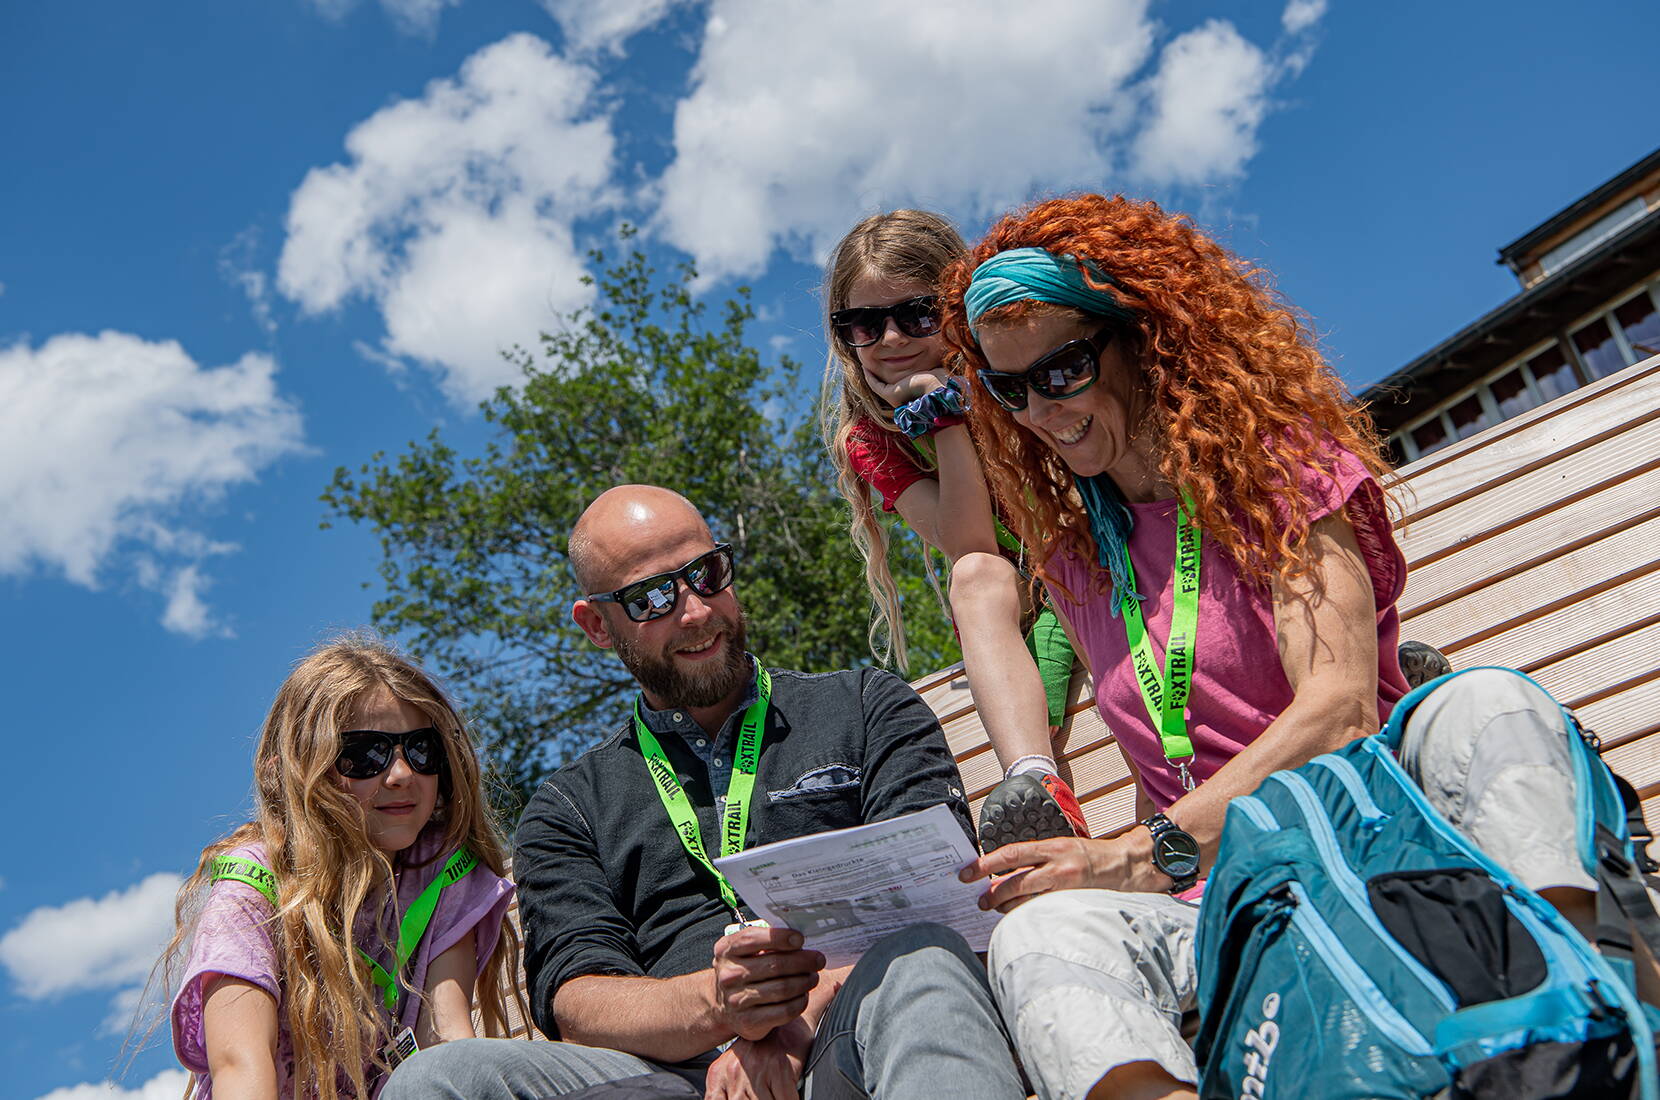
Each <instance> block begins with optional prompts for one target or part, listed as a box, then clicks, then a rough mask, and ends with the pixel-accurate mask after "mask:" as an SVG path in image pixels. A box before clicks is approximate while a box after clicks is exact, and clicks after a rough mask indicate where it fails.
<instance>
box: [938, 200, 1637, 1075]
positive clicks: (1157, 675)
mask: <svg viewBox="0 0 1660 1100" xmlns="http://www.w3.org/2000/svg"><path fill="white" fill-rule="evenodd" d="M944 291H945V303H944V322H945V333H946V338H947V341H948V342H949V343H951V344H952V345H954V346H955V347H956V348H957V350H959V351H960V352H961V353H962V355H963V357H964V360H965V365H966V367H967V370H968V373H969V376H970V377H971V378H972V379H973V382H972V389H971V391H970V426H971V429H972V430H973V433H974V436H975V441H976V443H977V444H978V446H979V449H980V454H981V457H982V461H983V462H984V466H985V470H986V475H987V478H988V480H989V482H990V484H991V487H992V489H993V492H994V494H995V495H996V497H997V498H998V500H999V502H1000V504H1001V506H1002V507H1003V508H1004V509H1005V511H1006V514H1007V515H1008V516H1009V519H1010V521H1011V526H1013V527H1014V529H1015V533H1016V534H1017V535H1018V536H1019V537H1020V540H1021V542H1022V543H1023V544H1025V545H1026V546H1028V547H1032V548H1033V549H1034V551H1035V556H1036V559H1037V561H1038V563H1039V564H1038V571H1039V574H1040V576H1042V578H1043V579H1044V582H1045V583H1046V584H1047V585H1048V586H1049V588H1050V591H1051V594H1052V595H1053V597H1054V602H1055V607H1056V609H1057V610H1058V611H1059V613H1060V616H1061V619H1062V621H1063V623H1065V624H1066V626H1067V628H1068V630H1069V632H1070V633H1071V634H1072V636H1073V641H1074V643H1075V645H1076V648H1077V651H1078V653H1079V654H1080V655H1081V656H1082V657H1083V658H1084V662H1085V664H1086V665H1087V666H1088V667H1089V669H1090V672H1091V675H1092V676H1093V677H1094V680H1095V695H1096V701H1097V704H1098V706H1099V707H1100V710H1101V714H1102V716H1103V717H1104V718H1105V719H1106V722H1107V725H1108V727H1109V728H1110V729H1112V731H1113V733H1114V734H1115V735H1116V736H1117V739H1118V743H1119V745H1120V746H1121V747H1122V749H1123V752H1124V757H1125V759H1126V761H1127V762H1128V764H1129V769H1130V774H1131V776H1132V778H1133V779H1134V781H1135V786H1136V806H1137V811H1138V814H1137V816H1138V817H1140V818H1141V821H1140V823H1139V825H1138V826H1137V827H1134V828H1131V829H1130V830H1128V831H1127V832H1125V833H1123V834H1121V835H1120V836H1117V837H1113V838H1110V839H1101V840H1089V839H1080V838H1056V839H1050V840H1040V841H1031V842H1025V843H1018V844H1011V845H1007V846H1005V847H1002V848H999V849H997V850H996V851H995V852H992V853H989V854H987V855H985V856H982V857H981V858H980V859H979V860H977V861H976V862H975V863H974V864H972V865H971V866H970V867H969V868H965V869H964V871H963V877H964V878H965V879H966V880H969V881H972V880H974V879H978V878H983V877H986V876H987V875H992V874H1001V873H1003V872H1012V873H1009V874H1007V875H1006V876H1005V877H1002V878H1000V879H998V880H996V881H995V882H993V883H992V884H991V885H990V886H989V887H988V888H987V889H986V892H985V894H984V895H983V897H982V899H981V905H982V906H984V907H987V908H991V907H996V908H997V909H999V910H1001V911H1003V912H1009V911H1010V910H1011V909H1014V910H1015V911H1014V912H1013V913H1011V914H1010V916H1009V917H1007V918H1006V919H1004V920H1003V921H1002V922H1001V923H1000V924H999V925H998V928H997V931H996V933H995V935H994V936H993V938H992V943H991V952H990V956H989V960H988V962H989V966H990V969H991V975H992V984H993V988H994V990H995V991H996V993H997V997H998V1002H999V1005H1000V1007H1001V1008H1002V1011H1003V1014H1004V1017H1005V1018H1006V1019H1007V1020H1008V1021H1009V1022H1010V1024H1011V1028H1012V1030H1013V1032H1014V1035H1015V1040H1016V1043H1017V1045H1018V1046H1019V1048H1020V1052H1021V1055H1022V1058H1023V1060H1024V1062H1025V1064H1026V1067H1027V1069H1028V1071H1029V1072H1030V1073H1031V1075H1032V1078H1033V1081H1034V1083H1035V1084H1036V1085H1037V1089H1038V1093H1039V1095H1040V1096H1042V1097H1043V1098H1044V1100H1052V1098H1059V1097H1066V1098H1073V1097H1085V1096H1089V1097H1104V1096H1112V1097H1115V1098H1122V1097H1179V1096H1193V1095H1194V1092H1193V1087H1192V1086H1193V1083H1194V1082H1195V1081H1196V1080H1197V1069H1196V1067H1195V1065H1194V1059H1193V1053H1192V1051H1191V1050H1190V1049H1189V1048H1188V1047H1187V1045H1186V1043H1184V1042H1183V1041H1182V1037H1181V1023H1182V1017H1183V1014H1184V1012H1186V1011H1188V1010H1190V1009H1191V1008H1192V1007H1193V1000H1194V991H1195V988H1196V983H1197V974H1196V972H1195V965H1196V963H1195V958H1194V924H1195V920H1194V918H1195V913H1196V910H1195V907H1194V905H1193V904H1192V902H1191V900H1184V899H1190V898H1191V897H1192V894H1193V893H1194V892H1196V890H1195V882H1196V880H1197V879H1198V877H1199V876H1200V874H1201V873H1202V872H1203V870H1204V869H1205V867H1206V865H1207V864H1208V862H1209V860H1210V859H1211V858H1212V856H1213V855H1214V854H1215V851H1216V846H1217V843H1218V841H1219V840H1220V838H1221V833H1222V824H1223V817H1224V814H1225V812H1226V810H1227V805H1228V802H1229V800H1231V799H1232V798H1234V797H1235V796H1237V795H1242V794H1248V793H1250V792H1251V791H1252V790H1254V789H1255V788H1256V787H1257V785H1258V784H1260V783H1261V782H1262V781H1263V780H1264V779H1265V778H1266V777H1267V776H1268V774H1269V773H1270V772H1274V771H1277V770H1280V769H1283V768H1294V767H1298V766H1300V765H1302V764H1304V763H1306V762H1308V761H1309V760H1310V759H1312V758H1313V757H1315V756H1317V755H1319V754H1320V753H1323V752H1327V751H1330V750H1332V749H1336V748H1340V747H1341V746H1343V745H1345V744H1347V743H1348V742H1350V741H1351V740H1354V739H1355V738H1357V737H1361V736H1364V735H1366V734H1370V733H1374V732H1376V731H1377V730H1378V728H1379V726H1380V725H1381V723H1382V721H1383V720H1384V719H1386V718H1387V716H1388V714H1389V712H1390V710H1391V708H1392V707H1393V706H1394V704H1395V703H1396V701H1397V700H1399V699H1400V698H1401V697H1402V696H1403V695H1404V694H1405V693H1406V691H1407V682H1406V680H1405V678H1404V677H1403V676H1402V674H1401V668H1400V663H1399V658H1398V657H1397V651H1396V641H1397V637H1398V634H1399V629H1400V622H1399V617H1398V616H1397V614H1396V611H1395V601H1396V599H1397V598H1398V597H1399V596H1400V593H1401V588H1402V585H1403V583H1404V581H1405V575H1406V563H1405V561H1404V560H1403V559H1402V557H1401V553H1400V550H1399V548H1397V547H1396V545H1395V541H1394V538H1393V536H1392V534H1391V531H1390V523H1389V517H1388V513H1387V509H1386V505H1385V500H1384V494H1383V490H1382V488H1381V487H1380V486H1379V484H1378V478H1379V476H1380V475H1382V474H1383V473H1384V472H1385V471H1386V469H1387V467H1386V465H1385V463H1384V461H1383V458H1382V456H1381V454H1380V453H1379V446H1378V440H1377V436H1376V434H1375V433H1374V432H1373V430H1372V427H1371V425H1370V424H1369V422H1368V421H1367V419H1366V418H1365V416H1364V414H1363V412H1362V411H1361V410H1359V409H1357V408H1356V407H1355V406H1354V405H1353V404H1351V403H1350V401H1349V400H1348V396H1347V394H1346V393H1345V392H1344V389H1343V385H1342V383H1341V382H1340V381H1339V380H1338V379H1337V377H1336V375H1334V374H1333V373H1332V371H1331V369H1330V368H1329V367H1328V366H1327V365H1326V363H1325V362H1324V360H1323V359H1322V358H1321V357H1320V354H1319V352H1318V351H1317V350H1316V349H1315V347H1314V342H1313V340H1312V338H1311V337H1310V335H1309V333H1308V330H1307V329H1306V328H1305V327H1304V325H1303V324H1302V323H1301V322H1300V321H1299V319H1298V317H1297V315H1296V314H1294V313H1293V312H1292V311H1291V310H1290V309H1289V308H1287V307H1286V306H1285V305H1283V304H1282V303H1281V302H1279V300H1278V299H1277V298H1276V297H1275V296H1274V295H1273V294H1272V292H1270V290H1269V289H1268V288H1267V286H1266V284H1265V280H1264V278H1263V276H1262V273H1261V272H1259V271H1257V270H1256V269H1254V268H1252V267H1251V266H1250V265H1248V264H1246V263H1245V262H1244V261H1242V260H1240V259H1238V258H1237V257H1235V256H1232V255H1230V254H1229V253H1228V252H1226V251H1224V250H1223V249H1222V248H1221V247H1220V246H1218V245H1217V244H1216V243H1215V242H1214V241H1211V240H1210V239H1209V238H1207V237H1206V236H1204V234H1202V233H1200V232H1199V231H1198V230H1197V229H1196V228H1194V226H1193V224H1192V223H1191V222H1189V221H1188V220H1187V219H1186V218H1182V217H1176V216H1171V215H1168V214H1165V213H1164V212H1163V211H1162V210H1160V209H1159V208H1158V206H1156V205H1155V204H1153V203H1150V202H1131V201H1129V200H1127V199H1124V198H1106V197H1103V196H1100V195H1084V196H1079V197H1076V198H1070V199H1060V200H1055V201H1052V202H1046V203H1042V204H1039V205H1037V206H1035V207H1033V208H1031V209H1030V210H1027V211H1024V212H1022V213H1018V214H1014V215H1011V216H1009V217H1007V218H1004V219H1003V220H1002V221H1001V222H999V223H998V224H997V225H996V226H994V227H993V228H992V230H991V232H990V234H989V235H988V236H987V237H986V239H985V240H984V241H983V242H982V243H981V244H980V246H979V247H978V248H976V249H975V250H974V252H973V253H972V254H971V255H970V256H969V257H967V258H966V259H965V260H963V261H961V262H960V263H958V264H957V265H956V266H954V267H953V268H952V269H951V270H950V271H949V272H947V274H946V278H945V282H944ZM1574 736H1575V734H1574V733H1573V732H1572V731H1570V730H1569V729H1568V725H1567V721H1566V719H1565V717H1564V716H1563V712H1562V709H1561V708H1560V707H1559V706H1557V704H1556V702H1555V701H1554V700H1553V699H1551V698H1550V696H1549V695H1548V694H1546V693H1545V691H1544V690H1543V689H1542V688H1540V687H1539V686H1538V685H1537V684H1535V683H1533V682H1532V681H1531V680H1529V679H1527V677H1525V676H1522V675H1520V674H1518V673H1514V672H1510V671H1508V670H1504V669H1477V670H1473V671H1471V672H1468V673H1465V674H1464V675H1461V676H1457V677H1453V678H1450V679H1449V680H1448V681H1447V682H1446V683H1445V684H1443V685H1441V686H1439V687H1437V688H1435V689H1434V690H1433V691H1431V692H1430V693H1429V694H1428V695H1426V696H1425V697H1424V698H1423V699H1422V700H1421V701H1419V702H1418V704H1417V705H1416V706H1415V708H1414V710H1413V712H1412V714H1411V717H1410V718H1409V719H1408V720H1407V721H1406V723H1405V726H1404V734H1403V738H1402V742H1401V747H1400V756H1401V763H1402V765H1403V766H1404V767H1405V768H1406V770H1407V772H1408V773H1409V774H1410V775H1412V776H1413V778H1414V779H1415V780H1417V781H1418V783H1419V784H1420V786H1422V787H1423V788H1424V792H1425V794H1426V796H1427V797H1428V799H1429V801H1430V803H1431V804H1432V805H1434V806H1435V807H1436V809H1437V810H1439V811H1440V812H1441V813H1442V814H1443V815H1444V816H1445V817H1446V818H1447V819H1448V820H1449V821H1451V822H1452V824H1454V825H1455V826H1458V827H1459V828H1461V829H1463V830H1464V831H1465V832H1466V833H1467V834H1468V835H1469V837H1470V839H1471V840H1472V841H1474V842H1475V843H1476V844H1477V845H1478V846H1479V847H1481V848H1482V849H1483V850H1485V851H1486V852H1487V854H1488V855H1490V856H1492V857H1493V858H1494V859H1495V860H1497V861H1498V862H1499V863H1500V864H1502V865H1504V866H1505V867H1507V868H1509V869H1510V871H1511V872H1512V873H1514V874H1515V875H1516V877H1517V878H1518V879H1520V880H1521V881H1522V882H1523V883H1524V884H1526V885H1527V886H1529V887H1530V888H1532V889H1534V890H1537V891H1538V892H1539V893H1540V894H1542V895H1543V896H1544V897H1545V898H1546V899H1547V900H1548V901H1550V902H1551V903H1552V904H1554V905H1556V907H1557V908H1558V909H1560V910H1562V912H1563V913H1564V914H1565V915H1566V916H1567V917H1568V919H1569V920H1570V921H1572V922H1573V924H1574V925H1575V926H1576V927H1577V928H1579V930H1580V931H1581V932H1582V933H1584V934H1587V935H1589V934H1590V930H1591V928H1592V926H1593V925H1594V923H1595V917H1596V899H1595V889H1596V884H1595V882H1594V881H1593V880H1592V879H1591V877H1590V876H1589V875H1588V874H1587V873H1586V871H1585V868H1584V866H1583V864H1582V863H1581V857H1580V854H1579V852H1578V849H1577V846H1576V843H1575V835H1576V823H1577V819H1576V816H1575V807H1574V804H1575V788H1574V784H1573V781H1572V773H1573V768H1572V765H1571V763H1570V760H1569V747H1568V746H1569V743H1570V739H1571V738H1573V737H1574ZM1172 894H1174V895H1178V896H1176V897H1172V896H1170V895H1172ZM1028 903H1029V904H1028ZM1016 906H1019V908H1018V909H1015V907H1016ZM1639 974H1640V977H1639V982H1640V983H1655V984H1650V985H1648V986H1647V988H1648V989H1649V990H1650V992H1648V993H1645V994H1644V996H1645V997H1650V996H1653V995H1654V993H1653V991H1654V990H1656V989H1660V982H1657V979H1656V977H1655V973H1654V966H1653V961H1652V960H1648V961H1645V962H1644V964H1643V965H1642V966H1641V967H1640V968H1639Z"/></svg>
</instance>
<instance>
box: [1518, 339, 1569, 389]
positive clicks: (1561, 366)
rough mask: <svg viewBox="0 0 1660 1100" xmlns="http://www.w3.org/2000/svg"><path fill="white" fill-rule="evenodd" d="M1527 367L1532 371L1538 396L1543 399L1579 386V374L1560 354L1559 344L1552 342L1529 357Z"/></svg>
mask: <svg viewBox="0 0 1660 1100" xmlns="http://www.w3.org/2000/svg"><path fill="white" fill-rule="evenodd" d="M1527 369H1528V370H1529V371H1531V372H1532V373H1533V381H1534V383H1535V384H1537V385H1538V387H1539V397H1540V399H1541V400H1543V401H1549V400H1550V399H1551V398H1553V397H1561V396H1562V395H1563V394H1565V393H1571V392H1572V391H1574V390H1577V389H1578V388H1579V376H1578V375H1576V374H1575V373H1574V367H1573V364H1572V363H1570V362H1568V358H1567V356H1565V355H1563V354H1562V345H1560V344H1552V345H1551V346H1550V347H1548V348H1546V349H1545V350H1544V351H1542V352H1540V353H1539V354H1538V355H1535V356H1534V357H1533V358H1532V359H1529V360H1528V361H1527Z"/></svg>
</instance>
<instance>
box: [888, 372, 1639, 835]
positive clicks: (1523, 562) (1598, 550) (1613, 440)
mask: <svg viewBox="0 0 1660 1100" xmlns="http://www.w3.org/2000/svg"><path fill="white" fill-rule="evenodd" d="M1389 489H1390V492H1391V495H1392V496H1393V497H1394V498H1395V500H1396V503H1397V507H1398V508H1399V510H1400V511H1401V513H1402V515H1401V520H1400V522H1399V523H1397V525H1396V538H1397V539H1398V540H1399V541H1400V544H1401V549H1402V551H1403V552H1404V553H1405V554H1406V558H1407V563H1408V567H1409V573H1408V579H1407V584H1406V591H1405V593H1404V594H1403V596H1402V597H1401V600H1400V604H1399V607H1400V611H1401V637H1402V638H1417V639H1421V640H1423V641H1426V642H1429V643H1431V644H1433V645H1435V646H1437V647H1438V648H1439V649H1441V650H1442V651H1443V652H1444V653H1446V654H1447V656H1448V658H1449V659H1451V661H1452V662H1453V665H1454V667H1455V668H1467V667H1472V666H1475V665H1483V664H1499V665H1510V666H1514V667H1516V668H1520V669H1522V670H1523V671H1525V672H1527V673H1529V674H1530V675H1532V676H1533V677H1534V678H1535V679H1537V680H1538V681H1539V682H1540V683H1542V684H1543V685H1544V686H1545V687H1546V688H1548V689H1550V691H1551V692H1553V693H1554V694H1555V695H1556V696H1557V697H1558V698H1560V699H1561V700H1562V701H1563V702H1565V703H1567V704H1568V705H1569V706H1571V707H1573V708H1574V710H1575V711H1576V712H1577V713H1578V714H1579V715H1580V717H1581V719H1582V720H1583V721H1584V722H1585V723H1586V724H1587V725H1588V726H1589V727H1590V728H1592V729H1594V730H1596V731H1597V733H1598V734H1599V735H1600V736H1601V737H1602V740H1603V744H1604V746H1605V747H1606V750H1607V752H1608V758H1609V761H1610V763H1611V764H1613V766H1614V767H1615V769H1616V770H1618V771H1620V772H1621V773H1622V774H1624V775H1626V776H1627V777H1628V778H1629V779H1630V780H1631V781H1632V783H1633V784H1635V785H1636V787H1637V789H1638V790H1639V791H1640V792H1641V793H1642V795H1643V797H1644V799H1645V806H1646V807H1647V810H1648V815H1649V818H1650V820H1656V819H1657V815H1660V736H1656V735H1657V734H1660V357H1656V358H1652V359H1648V360H1646V361H1644V362H1642V363H1639V364H1637V365H1635V366H1632V367H1628V368H1627V369H1625V370H1624V371H1621V372H1620V373H1618V374H1615V375H1612V376H1610V377H1608V378H1605V379H1602V380H1601V381H1599V382H1596V383H1594V384H1592V385H1590V386H1586V387H1584V388H1583V389H1579V390H1576V391H1574V392H1573V393H1571V394H1566V395H1564V396H1563V397H1560V398H1557V399H1556V400H1555V401H1552V402H1550V403H1548V404H1546V405H1542V406H1540V407H1539V408H1537V409H1534V410H1531V411H1530V412H1528V413H1525V414H1523V415H1522V416H1519V417H1515V418H1513V419H1511V420H1507V421H1505V422H1504V423H1502V424H1499V425H1497V426H1496V427H1493V428H1489V429H1488V430H1487V431H1484V432H1481V433H1478V434H1476V435H1474V436H1471V437H1470V438H1469V439H1466V440H1463V441H1461V442H1459V443H1457V444H1455V445H1453V446H1451V447H1448V448H1446V449H1444V450H1441V451H1438V452H1436V453H1435V454H1433V455H1430V456H1428V457H1427V458H1424V459H1421V460H1419V461H1418V462H1415V463H1413V464H1412V465H1410V466H1406V467H1403V468H1402V469H1401V470H1400V471H1399V472H1398V473H1397V476H1396V478H1395V479H1394V480H1393V482H1392V483H1391V484H1390V486H1389ZM915 686H916V688H917V690H918V691H919V692H921V693H922V695H923V698H924V699H926V700H927V701H928V703H929V705H930V706H932V707H933V708H934V710H935V712H936V713H938V714H939V715H940V720H941V723H942V725H943V726H944V727H945V734H946V739H947V740H948V741H949V742H950V744H951V750H952V752H953V753H954V754H955V755H956V758H957V766H958V768H959V770H960V771H961V772H962V775H963V783H964V785H965V790H966V791H967V793H968V795H969V798H970V800H971V802H972V804H973V806H974V811H975V814H976V816H978V814H979V809H980V803H981V802H982V801H984V799H985V796H986V794H987V793H988V792H989V791H990V790H991V788H992V787H993V786H995V785H996V782H997V779H998V769H997V760H996V757H995V756H994V755H993V754H992V752H991V746H990V745H989V743H988V742H987V740H986V731H985V727H984V726H982V725H981V724H980V722H979V718H978V716H977V715H976V714H975V711H974V704H973V700H972V698H971V697H970V695H969V691H968V682H967V679H966V677H965V676H964V675H963V672H962V668H961V666H954V667H953V668H950V669H945V670H943V671H941V672H937V673H934V674H932V675H930V676H926V677H923V678H922V679H921V680H918V681H917V682H916V685H915ZM1072 693H1073V695H1072V703H1071V705H1070V706H1069V708H1068V713H1069V717H1068V719H1067V724H1066V726H1065V727H1063V729H1062V732H1061V734H1060V735H1059V736H1058V738H1057V740H1056V750H1057V751H1056V759H1057V760H1058V761H1060V762H1061V769H1062V772H1063V775H1064V778H1066V779H1067V780H1068V781H1069V782H1070V783H1071V784H1072V787H1073V790H1075V791H1077V793H1078V797H1079V801H1080V802H1082V804H1083V807H1084V814H1085V816H1086V818H1088V820H1089V824H1090V828H1091V830H1092V831H1094V832H1096V833H1097V834H1098V835H1099V834H1103V833H1112V832H1116V831H1119V830H1121V829H1123V828H1126V827H1127V826H1129V825H1130V824H1131V823H1132V822H1133V821H1134V820H1135V799H1134V789H1133V786H1132V785H1131V782H1130V775H1129V769H1128V767H1127V766H1126V764H1125V762H1124V758H1123V755H1122V753H1120V752H1119V749H1118V746H1117V745H1116V744H1115V743H1114V741H1113V738H1112V735H1111V733H1110V732H1109V731H1108V730H1107V729H1106V727H1105V725H1104V724H1103V723H1102V721H1101V716H1100V712H1099V711H1097V710H1096V709H1095V707H1094V705H1093V701H1092V697H1091V691H1090V685H1089V684H1088V682H1087V680H1086V679H1085V678H1084V677H1083V676H1082V675H1080V676H1079V677H1078V679H1077V680H1076V681H1075V682H1074V683H1073V686H1072Z"/></svg>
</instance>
